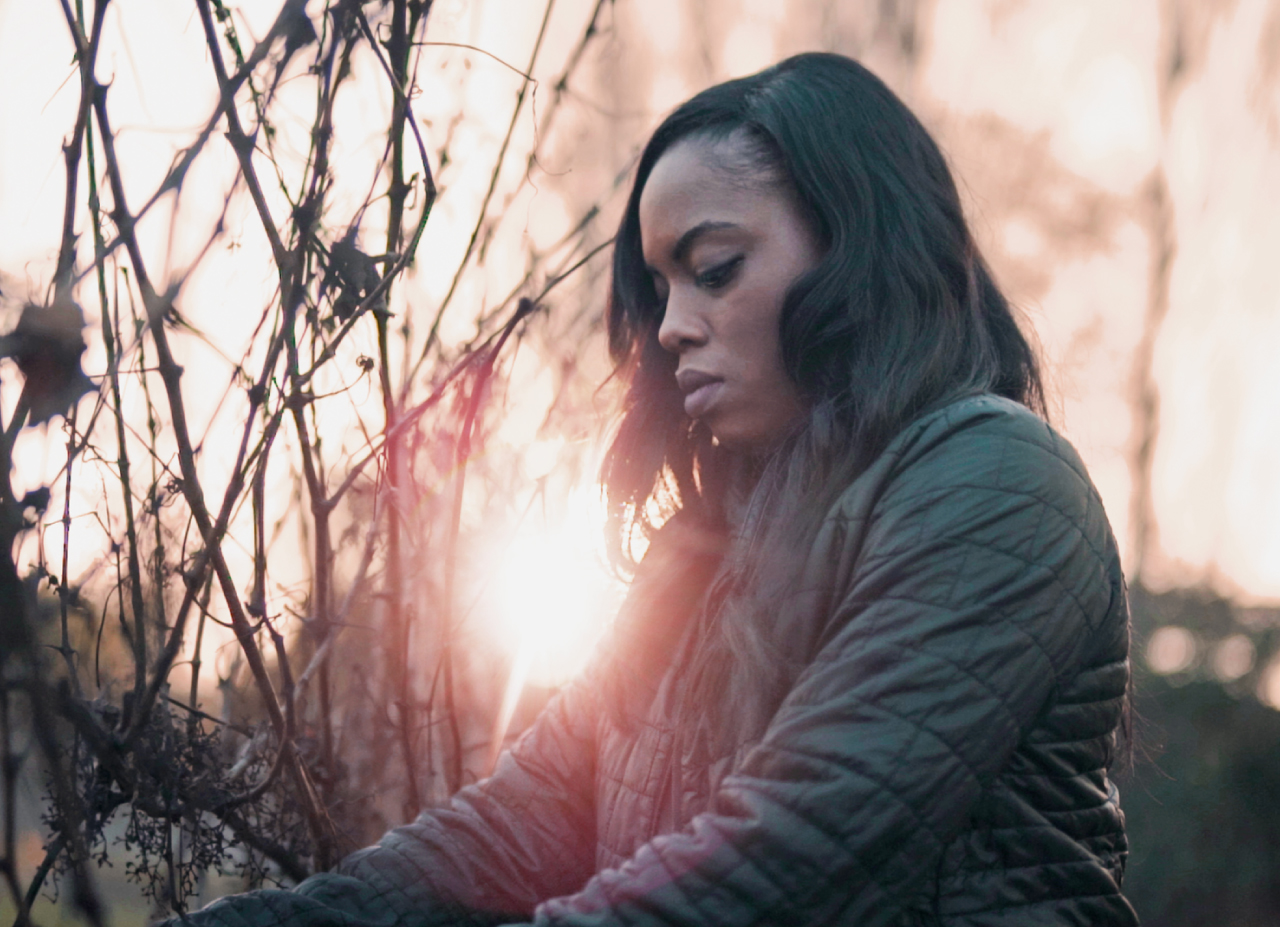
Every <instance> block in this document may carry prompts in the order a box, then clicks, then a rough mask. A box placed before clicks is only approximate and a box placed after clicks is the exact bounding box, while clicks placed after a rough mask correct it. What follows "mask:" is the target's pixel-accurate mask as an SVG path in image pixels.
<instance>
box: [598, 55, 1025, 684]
mask: <svg viewBox="0 0 1280 927" xmlns="http://www.w3.org/2000/svg"><path fill="white" fill-rule="evenodd" d="M729 139H742V140H743V141H745V142H746V144H745V145H741V146H737V148H736V150H737V151H738V152H742V153H743V157H744V158H746V159H747V160H748V161H749V163H748V164H744V165H734V167H735V168H738V167H743V168H745V169H746V177H747V178H748V180H749V181H750V180H755V181H758V182H760V183H764V184H772V185H776V186H778V187H781V188H783V189H786V190H788V191H789V193H790V195H792V196H794V197H795V198H796V201H797V202H798V204H799V205H800V207H801V209H802V211H803V213H804V214H805V215H806V216H807V217H808V219H809V221H810V222H811V223H812V226H813V230H814V231H815V232H816V233H817V236H818V239H819V241H820V242H821V245H822V257H821V258H820V260H819V262H818V264H817V265H816V266H815V267H814V268H813V269H812V270H810V271H809V272H807V273H805V274H803V275H802V276H801V277H800V278H799V279H797V280H796V281H795V282H794V283H793V284H792V286H791V287H790V289H789V291H788V292H787V294H786V296H785V299H784V302H783V306H782V310H781V320H780V325H781V331H780V339H781V346H782V356H783V361H784V364H785V369H786V371H787V373H788V375H789V376H790V377H791V378H792V380H793V381H794V382H795V383H796V384H797V386H798V387H799V389H800V392H801V395H802V396H803V398H804V399H805V401H806V404H807V409H808V414H807V417H806V418H805V420H804V421H803V422H802V423H801V424H800V426H799V427H798V429H797V431H796V432H795V433H793V434H792V435H791V436H790V437H789V438H787V439H786V440H785V441H784V442H783V443H782V444H781V445H780V446H779V447H778V448H777V449H775V450H774V452H773V453H772V455H771V456H770V457H769V459H768V460H766V461H765V462H764V463H763V464H762V465H761V467H760V470H762V472H757V474H755V475H756V476H757V477H758V479H756V480H755V481H754V484H753V485H754V487H755V488H754V489H753V490H752V496H751V502H750V505H749V506H748V508H749V509H751V510H758V511H759V512H760V513H762V515H761V517H752V518H749V519H748V524H750V525H756V526H759V527H758V528H756V529H753V530H748V531H747V532H745V533H746V534H747V535H749V536H746V537H739V538H737V539H736V540H735V542H734V543H735V545H736V546H737V547H739V548H743V549H748V550H754V551H755V554H754V556H744V557H739V558H738V561H737V562H738V563H739V565H740V566H739V568H738V573H739V575H738V576H737V577H735V578H734V580H733V582H731V583H730V585H731V586H733V587H734V588H735V589H736V594H737V596H738V597H739V598H741V599H743V600H746V601H754V602H755V603H756V606H755V607H748V608H739V609H735V610H734V611H736V612H738V613H740V615H743V616H749V615H750V614H752V613H757V614H758V613H760V612H761V610H762V607H763V606H762V605H761V603H763V602H764V601H765V599H771V600H776V597H777V596H778V595H779V594H781V593H780V592H779V590H780V589H782V588H783V587H784V586H785V585H786V582H785V580H786V576H785V573H786V571H787V569H788V566H787V565H786V563H780V562H779V557H778V556H776V555H777V554H778V553H779V552H782V551H786V550H792V551H796V550H803V549H806V545H805V543H804V541H805V540H806V539H807V538H811V537H812V534H813V532H814V531H816V530H817V525H818V523H819V522H820V520H821V518H822V517H823V515H824V513H825V512H826V511H827V509H828V507H829V506H830V505H831V504H832V503H833V502H834V500H835V497H836V496H838V495H839V493H840V492H841V491H842V490H843V489H844V488H845V487H846V486H848V485H849V483H850V482H852V481H853V480H854V479H856V477H857V476H858V474H859V473H861V472H862V471H863V470H864V469H865V468H866V467H867V466H868V465H869V464H870V463H871V461H872V460H874V458H875V457H876V456H877V455H878V454H879V453H880V452H881V451H882V450H883V449H884V448H885V446H886V445H887V444H888V443H889V441H890V440H891V439H892V438H893V437H894V435H896V434H897V433H898V432H899V431H901V430H902V429H903V428H904V427H905V426H906V425H907V424H908V423H910V422H911V421H912V420H913V419H915V418H917V417H918V416H920V415H921V414H922V413H924V412H926V411H927V410H929V409H931V408H934V407H937V406H938V405H941V404H943V403H945V402H947V401H950V400H952V399H954V398H958V397H960V396H963V395H967V394H975V393H981V392H992V393H996V394H998V395H1001V396H1004V397H1007V398H1009V399H1012V400H1015V401H1017V402H1019V403H1022V404H1023V405H1025V406H1027V407H1029V408H1030V409H1032V410H1033V411H1035V412H1037V413H1038V414H1040V415H1041V416H1044V415H1045V413H1046V410H1045V401H1044V391H1043V387H1042V384H1041V380H1040V374H1039V369H1038V365H1037V360H1036V355H1035V352H1034V351H1033V349H1032V347H1031V345H1030V344H1029V343H1028V341H1027V339H1026V338H1025V337H1024V335H1023V333H1022V332H1021V330H1020V329H1019V327H1018V324H1017V321H1016V320H1015V318H1014V314H1013V312H1012V310H1011V308H1010V305H1009V302H1008V301H1007V300H1006V299H1005V297H1004V296H1003V295H1002V294H1001V292H1000V290H999V288H998V287H997V286H996V284H995V282H994V280H993V279H992V275H991V272H990V270H989V268H988V267H987V264H986V262H985V261H984V260H983V258H982V256H981V255H980V254H979V251H978V248H977V246H976V244H975V243H974V239H973V236H972V234H971V233H970V231H969V228H968V226H967V224H966V223H965V219H964V214H963V209H962V207H961V203H960V197H959V194H958V192H957V190H956V185H955V181H954V180H953V179H952V176H951V172H950V171H949V169H948V167H947V163H946V159H945V158H944V157H943V155H942V152H941V151H940V150H939V148H938V146H937V144H936V143H935V142H934V141H933V139H932V138H931V137H930V135H929V133H928V132H927V131H926V130H925V128H924V126H923V125H921V123H920V122H919V120H918V119H916V117H915V116H914V115H913V114H912V113H911V112H910V110H908V109H907V107H906V106H905V105H904V104H903V103H902V101H901V100H899V99H898V98H897V96H895V95H894V94H893V92H892V91H891V90H889V88H888V87H887V86H885V84H884V83H883V82H882V81H880V80H879V78H877V77H875V75H873V74H872V73H871V72H870V71H868V70H867V69H866V68H864V67H863V66H862V65H860V64H858V63H857V62H855V61H852V60H850V59H848V58H845V57H842V56H839V55H834V54H821V53H811V54H802V55H797V56H795V57H793V58H789V59H787V60H785V61H783V62H781V63H780V64H777V65H775V66H773V67H770V68H767V69H766V70H764V71H761V72H760V73H758V74H754V75H752V76H749V77H744V78H741V79H738V80H732V81H728V82H726V83H723V84H719V85H717V86H714V87H711V88H709V89H707V90H705V91H703V92H701V93H699V94H698V95H697V96H695V97H693V98H692V99H690V100H689V101H688V102H686V103H684V104H683V105H682V106H680V107H679V108H678V109H676V110H675V111H674V112H673V113H671V115H669V116H668V117H667V118H666V119H665V120H664V121H663V122H662V124H661V125H660V126H659V127H658V128H657V130H656V131H655V132H654V133H653V136H652V138H650V140H649V142H648V144H647V145H646V147H645V148H644V151H643V153H642V155H641V157H640V161H639V164H638V167H637V170H636V177H635V183H634V185H633V187H632V189H631V193H630V197H629V199H628V201H627V205H626V210H625V212H624V214H623V217H622V222H621V227H620V228H619V231H618V235H617V239H616V243H615V248H614V255H613V280H612V287H611V291H610V300H609V306H608V315H607V323H608V333H609V346H610V351H611V354H612V356H613V359H614V362H615V365H616V369H617V371H618V374H619V376H621V377H622V378H623V379H624V382H625V383H626V394H625V399H624V403H623V410H622V416H621V420H620V422H619V425H618V428H617V431H616V434H615V437H614V440H613V442H612V445H611V446H610V449H609V451H608V453H607V455H606V457H605V461H604V465H603V468H602V473H601V480H602V484H603V487H604V491H605V495H606V498H607V501H608V509H609V517H610V521H609V526H610V527H609V531H610V540H611V547H612V549H613V551H614V555H615V560H616V561H617V562H619V563H620V564H622V565H623V567H624V568H625V567H628V566H634V561H633V560H632V559H631V545H632V542H633V541H634V539H635V538H636V536H637V535H645V536H651V535H652V534H653V533H654V531H655V530H656V529H657V528H658V527H659V525H660V524H661V523H662V522H663V521H665V520H666V519H668V518H669V517H670V516H671V515H672V514H673V513H675V512H682V513H685V514H684V515H683V516H682V517H683V519H684V520H686V521H689V520H692V521H694V522H699V523H701V524H702V525H704V526H716V525H721V526H723V524H724V521H725V498H726V492H727V487H729V486H730V484H731V483H732V482H733V481H732V479H731V477H730V474H731V471H732V469H733V461H732V460H731V459H730V455H728V454H727V453H726V452H725V451H724V450H723V449H721V448H719V447H717V446H716V445H715V443H714V441H713V440H712V436H711V434H710V432H709V431H708V430H707V429H706V427H705V426H703V425H701V424H700V423H698V422H695V421H691V420H690V419H689V418H688V417H687V416H686V415H685V413H684V410H683V397H682V396H681V393H680V391H679V389H678V388H677V386H676V383H675V377H674V373H675V369H676V364H677V359H676V357H675V356H674V355H672V354H669V353H668V352H666V351H665V350H663V349H662V347H661V346H660V345H659V344H658V338H657V336H658V327H659V325H660V324H661V321H662V315H663V304H662V302H661V301H660V300H659V299H658V296H657V293H656V292H655V289H654V286H653V282H652V280H651V278H650V275H649V272H648V270H647V269H646V264H645V259H644V254H643V251H642V248H641V239H640V218H639V203H640V196H641V193H642V192H643V191H644V187H645V183H646V181H647V180H648V177H649V175H650V172H651V171H652V170H653V168H654V165H655V164H656V163H657V162H658V161H659V159H660V158H661V157H662V156H663V154H665V153H666V152H667V151H668V150H669V149H670V148H671V147H672V146H674V145H676V144H678V143H681V142H684V141H689V140H696V141H700V142H713V143H714V142H719V141H724V140H729ZM742 533H743V532H741V531H739V534H742ZM766 554H767V556H766ZM784 559H785V558H784ZM766 563H771V564H773V567H772V568H771V569H764V570H762V564H766ZM779 572H781V574H783V575H782V576H781V577H780V576H779V575H778V574H779ZM766 574H769V575H766ZM722 611H723V609H722ZM722 623H723V622H722ZM760 624H761V623H760V621H758V620H752V619H750V618H749V617H744V618H742V619H741V620H739V621H738V622H737V623H736V630H735V626H733V623H732V622H730V623H729V625H727V626H726V628H725V629H724V634H723V635H722V636H723V637H724V638H725V640H726V641H728V644H729V645H730V649H731V650H734V651H736V655H737V656H738V657H739V658H740V659H738V660H737V661H733V662H736V663H737V664H738V665H740V666H746V667H748V668H749V669H753V670H754V671H756V672H755V678H756V681H757V682H758V680H759V671H761V670H763V669H764V668H765V666H766V664H772V663H775V662H776V661H775V660H773V656H772V655H776V652H777V651H776V648H773V649H771V648H770V646H769V641H768V640H767V629H765V628H762V627H761V626H760ZM721 662H722V663H723V661H721ZM779 674H780V675H779V681H780V683H781V681H783V680H784V677H785V676H786V675H787V674H786V673H785V672H783V671H781V670H780V671H779Z"/></svg>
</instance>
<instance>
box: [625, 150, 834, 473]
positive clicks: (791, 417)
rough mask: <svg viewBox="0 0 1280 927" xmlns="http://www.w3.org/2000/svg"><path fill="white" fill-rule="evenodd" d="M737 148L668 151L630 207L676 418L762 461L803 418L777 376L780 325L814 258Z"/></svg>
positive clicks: (786, 204)
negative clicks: (666, 354) (655, 305)
mask: <svg viewBox="0 0 1280 927" xmlns="http://www.w3.org/2000/svg"><path fill="white" fill-rule="evenodd" d="M747 145H748V142H747V141H746V140H745V139H743V138H741V137H738V136H731V137H730V138H728V139H725V140H722V141H707V140H701V139H692V140H686V141H681V142H677V143H676V144H675V145H673V146H672V147H671V148H670V149H669V150H668V151H667V152H666V153H665V154H663V155H662V157H661V158H659V159H658V163H657V164H655V165H654V167H653V171H652V172H651V173H650V174H649V178H648V181H647V182H646V183H645V186H644V190H643V192H642V193H641V195H640V239H641V244H642V247H643V249H644V258H645V263H646V264H647V265H648V268H649V272H650V273H651V274H652V275H653V281H654V286H655V288H656V289H657V293H658V298H659V299H660V300H663V301H665V303H666V309H665V312H664V314H663V317H662V324H661V326H660V327H659V329H658V342H659V343H660V344H661V345H662V347H663V348H665V349H666V350H668V351H670V352H671V353H672V354H675V355H676V356H677V357H678V358H679V366H678V368H677V373H676V381H677V383H678V384H679V386H680V390H681V392H683V393H684V396H685V399H684V410H685V412H686V413H687V414H688V415H689V416H690V417H691V418H695V419H699V420H701V421H703V422H704V423H706V425H707V427H708V428H710V429H711V433H712V434H713V435H714V436H715V437H716V439H717V440H718V441H719V442H720V443H721V444H722V445H724V446H726V447H728V448H731V449H734V450H744V451H762V450H767V449H768V448H770V447H771V446H773V445H774V444H776V443H777V442H778V441H779V440H781V439H782V438H783V437H784V436H785V435H786V434H787V432H788V431H789V430H790V429H791V428H792V427H794V425H795V424H796V423H797V422H798V420H799V419H800V417H801V416H803V415H804V412H805V404H804V402H803V400H802V398H801V396H800V392H799V390H798V389H797V388H796V385H795V383H794V382H792V380H791V378H790V377H789V376H788V375H787V372H786V370H785V369H784V368H783V364H782V351H781V346H780V344H779V328H780V326H779V318H780V315H781V312H782V302H783V298H784V297H785V296H786V293H787V290H788V288H789V287H790V286H791V284H792V282H793V281H794V280H795V279H796V278H797V277H799V276H800V275H801V274H803V273H804V272H805V271H807V270H809V269H810V268H812V267H813V266H814V265H815V264H817V262H818V259H819V257H820V256H821V249H820V246H819V244H818V241H817V239H816V236H815V235H814V234H813V231H812V229H810V227H809V223H808V222H807V221H806V220H805V217H804V216H803V215H802V213H801V212H800V209H799V206H798V204H797V203H796V202H795V199H794V196H793V194H792V193H791V192H790V191H789V190H788V189H787V188H786V187H784V186H782V185H781V184H778V183H776V182H773V179H772V178H769V177H767V176H763V175H761V174H760V173H759V172H756V173H755V174H753V173H751V172H749V171H748V172H744V171H743V169H742V167H741V165H743V164H749V163H752V162H751V158H750V151H749V150H748V149H747ZM735 167H736V169H735Z"/></svg>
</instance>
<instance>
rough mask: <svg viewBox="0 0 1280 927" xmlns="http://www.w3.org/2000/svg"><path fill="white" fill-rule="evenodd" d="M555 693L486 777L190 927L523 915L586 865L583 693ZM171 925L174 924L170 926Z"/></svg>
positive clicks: (587, 737)
mask: <svg viewBox="0 0 1280 927" xmlns="http://www.w3.org/2000/svg"><path fill="white" fill-rule="evenodd" d="M591 688H592V686H591V684H590V682H589V680H588V679H587V678H583V679H581V680H579V681H577V682H575V683H573V684H571V685H569V686H568V687H566V689H564V690H563V691H562V692H561V693H559V694H558V695H557V696H556V697H555V698H554V699H553V700H552V701H551V703H550V704H549V705H548V706H547V708H546V709H545V710H544V711H543V712H542V714H541V715H540V716H539V718H538V720H537V721H536V722H535V723H534V725H533V726H532V727H531V728H530V729H529V731H528V732H526V733H525V735H524V736H523V737H522V738H521V739H520V741H519V742H518V744H517V745H516V747H515V748H514V749H513V750H512V751H511V752H509V753H506V754H504V755H503V756H502V758H501V759H500V760H499V762H498V768H497V769H496V770H495V772H494V775H493V776H492V777H490V778H489V779H486V780H484V781H482V782H480V783H477V784H476V785H473V786H469V787H467V788H464V789H462V790H461V791H460V792H459V793H458V794H457V795H455V796H454V798H453V799H452V801H451V802H450V803H449V804H448V805H447V806H446V807H443V808H437V809H433V810H431V811H428V812H425V813H423V814H422V815H421V816H420V817H419V818H418V820H417V821H415V822H414V823H412V824H409V825H407V826H404V827H399V828H396V829H395V830H392V831H390V832H389V833H387V834H386V836H384V837H383V838H382V840H381V841H379V843H378V844H377V845H376V846H373V847H369V848H368V849H365V850H361V851H359V852H357V853H354V854H352V855H351V856H349V857H347V858H346V859H345V860H343V862H342V863H341V864H340V865H339V866H338V868H337V869H336V870H335V871H334V872H326V873H320V874H318V875H315V876H312V877H311V878H309V879H307V880H306V881H304V882H302V883H301V884H300V885H299V886H297V888H295V889H293V890H291V891H282V890H264V891H258V892H250V893H248V894H244V895H232V896H230V897H227V898H223V899H221V900H219V901H217V902H215V903H214V904H212V905H210V906H209V907H207V908H205V909H203V910H201V911H198V912H196V913H195V914H192V915H188V918H187V920H189V921H191V922H194V923H195V924H196V925H198V927H337V925H344V927H392V925H395V927H434V925H446V924H447V925H453V924H495V923H500V922H502V921H506V920H511V919H514V918H520V917H528V916H529V913H530V912H531V911H532V910H533V907H534V905H535V904H537V902H538V901H540V900H541V899H543V898H548V897H551V896H553V895H559V894H564V893H566V892H571V891H574V890H576V889H577V888H579V887H580V886H581V885H582V884H583V883H584V882H585V881H586V880H587V878H588V877H589V876H590V874H591V872H592V871H593V869H594V863H595V812H594V797H593V782H594V758H595V719H596V712H595V702H596V700H595V698H594V695H593V693H592V691H591ZM172 923H173V924H174V925H175V927H176V925H177V924H178V923H179V922H178V921H177V920H175V921H173V922H172Z"/></svg>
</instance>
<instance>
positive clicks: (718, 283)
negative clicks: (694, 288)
mask: <svg viewBox="0 0 1280 927" xmlns="http://www.w3.org/2000/svg"><path fill="white" fill-rule="evenodd" d="M741 263H742V255H738V256H737V257H734V258H730V259H729V260H727V261H725V262H724V263H723V264H717V265H716V266H715V267H712V268H710V269H709V270H704V271H703V272H702V273H700V274H698V275H697V277H696V278H695V279H696V282H697V284H698V286H699V287H700V288H702V289H704V290H718V289H720V288H721V287H722V286H724V285H725V284H727V283H728V282H729V281H730V280H732V279H733V274H734V272H735V271H736V270H737V269H738V266H739V265H740V264H741Z"/></svg>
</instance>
